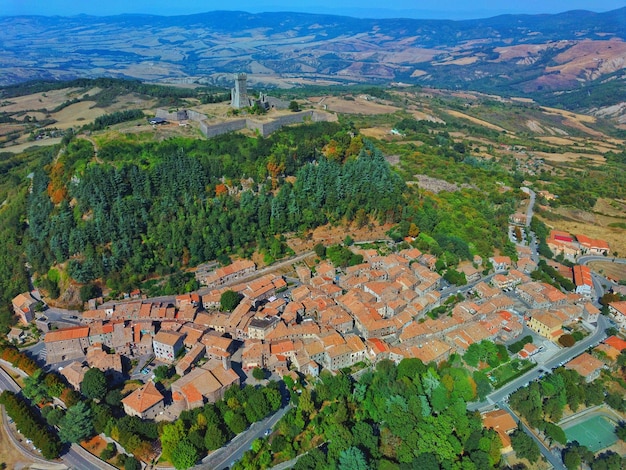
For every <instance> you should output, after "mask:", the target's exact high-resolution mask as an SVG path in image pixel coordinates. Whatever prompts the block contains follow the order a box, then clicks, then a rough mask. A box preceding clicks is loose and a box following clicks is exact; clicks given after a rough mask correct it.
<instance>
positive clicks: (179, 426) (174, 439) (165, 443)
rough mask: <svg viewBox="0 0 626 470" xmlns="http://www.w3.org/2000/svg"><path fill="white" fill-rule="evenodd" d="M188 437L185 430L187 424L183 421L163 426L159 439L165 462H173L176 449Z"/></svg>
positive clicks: (179, 420)
mask: <svg viewBox="0 0 626 470" xmlns="http://www.w3.org/2000/svg"><path fill="white" fill-rule="evenodd" d="M186 435H187V430H186V429H185V423H184V422H183V420H181V419H178V420H176V421H175V422H173V423H171V424H166V425H165V426H163V430H162V432H161V435H160V436H159V438H160V439H161V448H162V451H163V458H164V459H165V460H167V461H169V462H172V459H173V455H174V449H176V446H177V445H178V443H179V442H181V441H182V440H183V439H184V438H185V436H186ZM172 463H173V462H172Z"/></svg>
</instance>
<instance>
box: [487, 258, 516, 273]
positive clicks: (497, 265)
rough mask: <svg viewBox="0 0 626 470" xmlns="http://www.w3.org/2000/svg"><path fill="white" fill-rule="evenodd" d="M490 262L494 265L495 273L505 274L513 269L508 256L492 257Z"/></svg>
mask: <svg viewBox="0 0 626 470" xmlns="http://www.w3.org/2000/svg"><path fill="white" fill-rule="evenodd" d="M489 261H490V262H491V264H492V265H493V269H494V271H495V272H497V273H498V272H503V271H508V270H509V269H511V265H512V264H511V258H509V257H508V256H492V257H491V258H489Z"/></svg>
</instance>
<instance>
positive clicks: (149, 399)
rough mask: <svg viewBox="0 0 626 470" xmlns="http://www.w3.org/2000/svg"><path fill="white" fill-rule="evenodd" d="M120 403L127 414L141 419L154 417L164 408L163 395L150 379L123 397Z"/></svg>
mask: <svg viewBox="0 0 626 470" xmlns="http://www.w3.org/2000/svg"><path fill="white" fill-rule="evenodd" d="M122 405H124V411H125V412H126V414H127V415H129V416H137V417H138V418H141V419H155V418H156V417H157V416H158V415H159V414H161V413H162V412H163V409H164V408H165V404H164V402H163V395H162V394H161V392H159V391H158V390H157V388H156V386H155V385H154V383H153V382H152V381H149V382H147V383H146V384H145V385H144V386H143V387H140V388H138V389H137V390H135V391H134V392H133V393H131V394H130V395H128V396H127V397H124V398H123V399H122Z"/></svg>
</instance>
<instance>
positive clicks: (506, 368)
mask: <svg viewBox="0 0 626 470" xmlns="http://www.w3.org/2000/svg"><path fill="white" fill-rule="evenodd" d="M533 367H535V364H534V363H533V362H531V361H527V360H521V359H513V360H512V361H509V362H507V363H506V364H502V365H500V366H498V367H496V368H495V369H493V370H492V371H491V372H489V377H490V380H491V384H492V385H493V387H494V388H499V387H502V386H503V385H504V384H505V383H507V382H509V381H511V380H513V379H514V378H515V377H518V376H520V375H522V374H523V373H525V372H527V371H529V370H530V369H532V368H533Z"/></svg>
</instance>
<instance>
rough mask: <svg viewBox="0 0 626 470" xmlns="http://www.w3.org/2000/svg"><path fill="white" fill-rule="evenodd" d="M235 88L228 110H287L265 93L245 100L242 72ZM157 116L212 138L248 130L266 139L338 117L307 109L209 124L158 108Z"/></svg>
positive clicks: (196, 114) (199, 117)
mask: <svg viewBox="0 0 626 470" xmlns="http://www.w3.org/2000/svg"><path fill="white" fill-rule="evenodd" d="M234 78H235V87H234V88H233V89H232V90H231V93H232V94H231V102H230V105H231V107H233V108H235V109H242V108H247V107H250V106H254V104H258V105H259V106H261V107H263V108H264V109H265V110H270V109H287V108H288V104H287V103H286V102H285V101H282V100H280V99H278V98H275V97H272V96H269V95H266V94H264V93H260V94H259V99H258V100H251V99H250V98H249V97H248V91H247V83H246V82H247V76H246V74H245V73H237V74H235V77H234ZM156 117H157V118H162V119H165V120H167V121H172V122H180V121H186V120H189V121H195V122H197V123H199V124H200V131H201V132H202V134H204V136H205V137H208V138H211V137H216V136H218V135H221V134H226V133H227V132H233V131H239V130H242V129H250V130H253V131H257V132H258V133H259V135H261V136H263V137H267V136H268V135H270V134H271V133H272V132H275V131H277V130H278V129H280V128H281V127H283V126H287V125H289V124H298V123H303V122H306V121H312V122H320V121H336V120H337V116H335V115H334V114H329V113H326V112H320V111H317V110H306V111H300V112H297V113H289V114H284V115H281V116H276V117H274V118H272V119H270V120H263V121H259V120H256V119H252V118H250V117H242V118H239V119H232V120H225V121H224V122H220V123H217V124H209V123H208V122H207V121H208V118H207V116H206V115H205V114H202V113H199V112H197V111H194V110H191V109H182V110H176V111H172V112H170V111H168V110H167V109H163V108H159V109H157V110H156Z"/></svg>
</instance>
